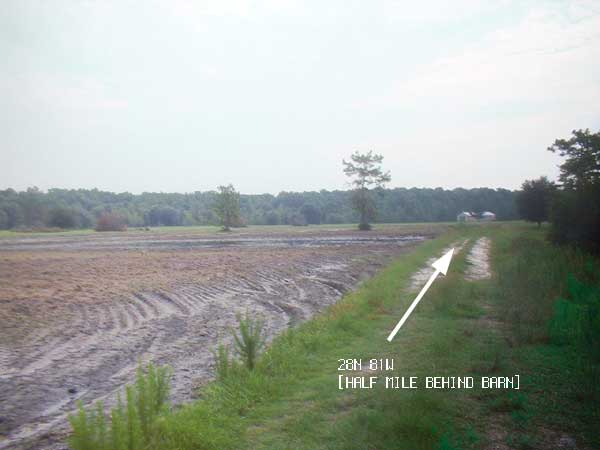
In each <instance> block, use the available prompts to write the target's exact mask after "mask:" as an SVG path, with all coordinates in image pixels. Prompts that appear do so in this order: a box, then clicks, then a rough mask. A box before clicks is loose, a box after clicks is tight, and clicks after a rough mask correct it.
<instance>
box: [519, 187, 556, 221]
mask: <svg viewBox="0 0 600 450" xmlns="http://www.w3.org/2000/svg"><path fill="white" fill-rule="evenodd" d="M554 191H555V186H554V183H552V182H551V181H548V178H546V177H540V178H538V179H537V180H525V182H524V183H523V185H522V186H521V192H519V194H518V196H517V208H518V210H519V214H520V215H521V217H522V218H523V219H525V220H527V221H529V222H536V223H537V224H538V227H539V226H541V225H542V222H545V221H547V220H548V217H549V211H550V202H551V200H552V195H553V193H554Z"/></svg>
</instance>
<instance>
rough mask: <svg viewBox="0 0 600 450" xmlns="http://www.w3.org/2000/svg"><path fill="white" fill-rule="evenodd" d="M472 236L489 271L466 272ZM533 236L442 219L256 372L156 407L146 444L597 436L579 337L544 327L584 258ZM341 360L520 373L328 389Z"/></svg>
mask: <svg viewBox="0 0 600 450" xmlns="http://www.w3.org/2000/svg"><path fill="white" fill-rule="evenodd" d="M482 235H486V236H488V237H490V238H491V239H492V241H493V252H492V267H493V269H494V276H493V277H492V279H490V280H485V281H478V282H468V281H465V280H464V272H465V270H467V268H468V263H467V261H466V258H465V257H466V254H467V252H468V251H469V249H470V247H471V246H472V245H473V243H474V241H475V240H476V238H478V237H480V236H482ZM543 237H544V232H543V230H541V231H540V230H537V229H535V228H534V227H530V226H525V225H522V224H494V225H490V226H456V227H451V228H450V229H449V230H448V231H447V232H446V233H445V234H443V235H442V236H440V237H438V238H436V239H434V240H430V241H427V242H425V243H423V244H422V245H420V246H419V247H417V248H416V249H415V250H414V251H413V252H412V253H410V254H407V255H405V256H403V257H402V258H400V259H399V260H398V261H396V262H395V263H393V264H392V265H390V266H389V267H388V268H386V269H385V270H383V271H382V272H381V273H379V274H378V275H377V276H376V277H374V278H373V279H371V280H369V281H367V282H366V283H365V284H364V285H363V286H362V287H361V289H359V290H357V291H356V292H353V293H350V294H349V295H346V296H345V297H344V299H342V300H341V301H340V302H338V303H337V304H336V305H333V306H332V307H330V308H328V309H327V310H326V311H325V312H323V313H322V314H320V315H318V316H317V317H315V318H314V319H313V320H311V321H309V322H307V323H304V324H302V325H300V326H298V327H297V328H294V329H291V330H289V331H287V332H286V333H284V334H282V335H281V336H279V337H278V338H276V339H275V340H274V341H273V342H272V344H271V345H270V347H269V348H268V349H267V350H266V351H265V353H263V354H262V356H261V357H260V358H259V359H258V361H257V364H256V367H255V368H254V370H252V371H250V370H243V368H242V369H239V370H235V371H234V372H231V373H228V375H227V376H226V377H221V378H220V379H219V380H218V381H216V382H213V383H211V384H209V385H208V386H206V387H205V388H204V389H203V390H202V392H201V396H202V398H201V400H199V401H196V402H194V403H191V404H189V405H186V406H185V407H183V408H182V409H179V410H177V411H174V412H171V413H168V414H165V415H163V416H162V417H161V418H160V420H159V421H158V422H157V427H158V430H159V431H158V432H157V434H156V436H158V437H157V439H156V441H154V442H153V444H152V446H151V448H161V449H176V448H177V449H244V448H246V449H273V450H275V449H298V450H301V449H307V450H308V449H328V450H329V449H332V450H333V449H357V450H358V449H404V448H406V449H416V450H418V449H446V450H450V449H478V448H485V447H486V446H487V445H489V444H491V443H495V444H498V442H496V441H497V440H498V439H500V440H502V441H504V442H500V444H509V445H511V446H512V447H513V448H522V449H526V448H552V447H553V446H557V442H556V441H555V440H556V436H561V435H562V433H566V434H567V435H569V436H571V437H574V438H577V439H578V440H579V441H578V442H579V443H582V442H583V443H587V444H588V445H594V446H598V445H599V444H600V443H599V442H598V437H597V436H596V434H595V433H594V431H595V430H594V425H596V424H597V423H598V418H599V417H600V416H599V415H598V398H597V396H596V394H595V393H594V392H591V391H590V389H589V385H590V384H591V383H592V384H593V382H594V379H593V378H590V376H591V375H590V373H588V371H586V370H585V367H586V366H585V365H582V356H581V355H582V354H583V353H582V351H581V348H579V347H577V346H578V345H580V343H577V342H567V343H563V344H562V345H560V346H559V345H556V344H555V343H554V342H552V340H551V338H550V334H549V323H550V322H551V320H555V319H556V318H555V317H554V314H555V313H554V311H555V304H556V301H557V299H558V298H559V297H561V296H562V297H568V290H567V275H568V274H569V273H572V274H574V275H575V276H578V277H581V279H586V280H587V281H590V277H591V275H590V274H589V265H590V262H589V261H590V260H589V258H588V257H586V256H585V255H583V254H580V253H577V252H572V251H569V250H564V249H557V248H554V247H551V246H550V245H549V244H548V243H547V242H545V240H544V238H543ZM464 238H470V243H469V244H468V245H467V246H466V247H465V248H464V249H463V251H462V252H461V253H460V254H459V255H457V256H456V257H455V258H454V260H453V262H452V265H451V267H450V271H449V273H448V275H447V276H446V277H443V278H442V277H440V279H438V281H436V283H434V285H433V286H432V288H431V289H430V291H429V292H428V293H427V295H426V296H425V298H424V299H423V301H422V302H421V303H420V304H419V306H418V308H417V309H416V310H415V312H414V313H413V315H411V317H410V319H409V320H408V322H407V323H406V324H405V326H404V327H403V328H402V329H401V330H400V332H399V334H398V335H397V336H396V338H395V339H394V341H393V342H392V343H388V342H387V341H386V337H387V335H388V333H389V332H390V330H391V329H392V328H393V326H394V325H395V323H396V321H397V320H398V319H399V318H400V317H401V315H402V314H403V312H404V311H405V309H406V307H407V306H408V305H409V303H410V302H411V301H412V299H413V297H414V293H409V292H407V289H406V288H407V287H408V285H409V282H410V277H411V275H412V274H413V273H414V272H415V271H416V270H418V269H419V268H420V267H422V266H423V264H424V263H425V261H426V260H427V259H428V258H430V257H431V256H434V255H439V254H440V253H441V251H442V250H443V249H444V248H446V247H447V246H448V245H449V244H450V243H452V242H455V241H457V240H459V239H464ZM586 274H587V275H586ZM585 277H587V278H585ZM340 358H362V359H363V360H368V359H370V358H393V359H394V361H395V370H394V372H393V373H392V374H391V375H393V376H418V377H420V378H421V379H423V378H424V377H425V376H429V375H435V376H453V375H454V376H456V375H460V376H469V375H470V376H474V377H479V376H482V375H486V376H487V375H513V374H520V375H521V383H522V389H521V390H520V391H501V390H482V389H479V388H476V389H472V390H426V389H418V390H389V389H387V390H386V389H383V388H382V384H378V385H376V387H375V389H373V390H339V389H337V376H338V374H339V372H338V370H337V368H338V360H339V359H340ZM346 375H352V374H351V373H346ZM354 375H365V376H367V377H368V376H371V375H373V374H372V373H369V372H366V371H365V372H363V373H361V374H354ZM375 375H383V376H385V375H386V374H385V373H383V374H382V373H378V374H375ZM494 430H496V431H498V430H500V431H501V432H500V433H496V434H494V433H493V432H492V431H494ZM548 430H550V431H548ZM553 433H554V434H553Z"/></svg>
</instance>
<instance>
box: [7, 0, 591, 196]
mask: <svg viewBox="0 0 600 450" xmlns="http://www.w3.org/2000/svg"><path fill="white" fill-rule="evenodd" d="M0 56H1V58H0V152H1V153H0V188H1V189H4V188H7V187H12V188H15V189H18V190H21V189H24V188H26V187H28V186H33V185H35V186H38V187H39V188H41V189H44V190H45V189H48V188H51V187H63V188H93V187H97V188H99V189H104V190H110V191H119V192H120V191H130V192H134V193H138V192H142V191H164V192H171V191H176V192H191V191H196V190H211V189H214V188H215V187H216V186H217V185H219V184H225V183H230V182H231V183H233V184H234V185H235V186H236V188H237V189H238V190H240V191H241V192H243V193H264V192H270V193H277V192H279V191H283V190H286V191H305V190H319V189H347V188H348V184H347V181H346V180H345V177H344V175H343V173H342V164H341V161H342V158H344V157H346V158H347V157H348V156H349V155H350V154H351V153H352V152H353V151H355V150H359V151H366V150H373V151H375V152H377V153H381V154H383V155H384V157H385V159H384V167H385V168H386V169H389V170H391V172H392V182H391V183H390V186H391V187H396V186H398V187H412V186H418V187H437V186H441V187H445V188H454V187H459V186H462V187H480V186H488V187H506V188H517V187H518V186H519V185H520V184H521V182H522V181H523V179H525V178H532V177H537V176H540V175H542V174H546V175H549V176H550V177H551V178H554V177H555V176H556V174H557V168H556V166H557V164H558V163H559V158H558V156H556V155H553V154H551V153H550V152H548V151H546V148H547V147H548V146H549V145H550V144H552V142H553V141H554V139H556V138H559V137H568V136H569V134H570V132H571V130H572V129H574V128H586V127H589V128H591V129H592V130H594V131H598V130H600V63H599V61H600V2H598V1H597V0H596V1H589V2H588V1H547V2H545V1H526V0H515V1H490V0H452V1H441V2H428V1H410V2H409V1H399V2H392V1H381V2H379V1H362V2H353V1H348V0H341V1H326V2H323V1H315V2H308V1H306V2H305V1H286V0H266V1H260V2H249V1H242V0H235V1H232V2H227V1H220V0H215V1H213V0H201V1H197V2H187V1H183V0H180V1H179V0H165V1H151V0H145V1H142V0H140V1H136V2H129V1H123V0H118V1H89V0H88V1H75V0H73V1H59V0H57V1H54V0H47V1H41V0H40V1H29V0H14V1H11V0H4V1H3V2H2V6H1V8H0Z"/></svg>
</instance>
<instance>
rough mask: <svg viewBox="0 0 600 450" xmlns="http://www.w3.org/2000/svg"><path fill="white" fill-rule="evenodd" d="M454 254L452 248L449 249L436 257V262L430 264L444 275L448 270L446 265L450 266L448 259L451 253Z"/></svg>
mask: <svg viewBox="0 0 600 450" xmlns="http://www.w3.org/2000/svg"><path fill="white" fill-rule="evenodd" d="M453 254H454V249H453V248H452V249H450V251H449V252H448V253H446V254H445V255H444V256H442V257H441V258H440V259H438V260H437V261H436V262H434V263H433V264H432V266H433V268H434V269H435V270H439V271H440V272H441V273H443V274H444V275H446V272H448V266H450V260H451V259H452V255H453Z"/></svg>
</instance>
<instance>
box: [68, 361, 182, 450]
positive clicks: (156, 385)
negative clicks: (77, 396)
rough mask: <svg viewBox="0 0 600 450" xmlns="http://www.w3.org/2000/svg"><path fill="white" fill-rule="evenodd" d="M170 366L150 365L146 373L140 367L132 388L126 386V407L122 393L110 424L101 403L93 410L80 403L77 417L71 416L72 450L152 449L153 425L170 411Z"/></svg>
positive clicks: (112, 412) (113, 410)
mask: <svg viewBox="0 0 600 450" xmlns="http://www.w3.org/2000/svg"><path fill="white" fill-rule="evenodd" d="M170 376H171V371H170V369H169V368H167V367H159V368H156V367H154V365H152V364H148V366H147V367H146V371H145V372H144V370H143V369H142V367H141V366H140V367H139V368H138V372H137V379H136V382H135V384H134V385H133V386H126V388H125V395H126V405H125V406H123V402H122V401H121V395H120V394H119V396H118V400H117V406H116V407H115V408H113V409H112V411H111V413H110V426H108V424H107V420H106V415H105V413H104V405H103V404H102V402H98V403H96V406H95V407H94V408H92V409H91V410H90V411H86V410H85V409H84V407H83V404H82V403H81V402H80V403H79V411H78V413H77V414H76V415H70V416H69V422H70V423H71V427H72V428H73V433H72V434H71V436H70V437H69V445H70V446H71V448H72V449H73V450H124V449H127V450H137V449H141V448H147V447H150V446H151V443H152V440H153V436H154V424H155V422H156V419H157V418H158V416H159V415H160V414H161V413H162V412H165V411H166V410H167V407H168V403H167V400H168V396H169V379H170Z"/></svg>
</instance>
